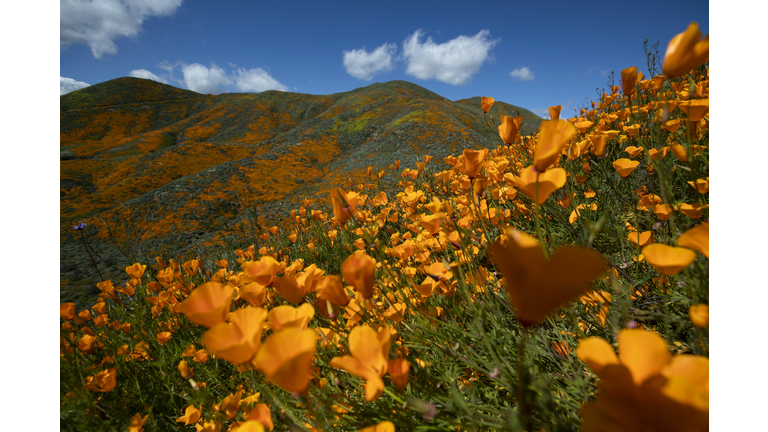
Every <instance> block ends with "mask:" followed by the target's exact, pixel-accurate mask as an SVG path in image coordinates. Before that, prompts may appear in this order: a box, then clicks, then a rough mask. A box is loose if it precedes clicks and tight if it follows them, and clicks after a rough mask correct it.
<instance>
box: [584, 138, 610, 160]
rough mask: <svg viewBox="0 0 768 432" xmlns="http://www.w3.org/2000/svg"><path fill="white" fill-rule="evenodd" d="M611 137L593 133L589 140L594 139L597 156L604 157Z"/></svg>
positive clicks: (593, 143)
mask: <svg viewBox="0 0 768 432" xmlns="http://www.w3.org/2000/svg"><path fill="white" fill-rule="evenodd" d="M609 139H610V138H609V137H608V136H607V135H604V134H599V135H591V136H590V137H589V140H590V141H592V146H593V147H594V149H595V156H598V157H603V156H604V155H605V146H606V144H608V140H609Z"/></svg>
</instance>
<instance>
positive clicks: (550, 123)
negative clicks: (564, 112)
mask: <svg viewBox="0 0 768 432" xmlns="http://www.w3.org/2000/svg"><path fill="white" fill-rule="evenodd" d="M575 135H576V127H575V126H573V125H572V124H570V123H568V122H567V121H564V120H545V121H543V122H541V130H540V131H539V135H538V143H537V144H536V153H535V154H534V156H533V166H534V167H535V168H536V170H537V171H538V172H544V171H545V170H546V169H547V167H549V166H550V165H552V164H553V163H555V162H556V161H557V159H558V158H559V157H560V154H561V153H562V152H563V149H564V148H565V145H566V144H568V141H570V140H571V138H573V137H574V136H575Z"/></svg>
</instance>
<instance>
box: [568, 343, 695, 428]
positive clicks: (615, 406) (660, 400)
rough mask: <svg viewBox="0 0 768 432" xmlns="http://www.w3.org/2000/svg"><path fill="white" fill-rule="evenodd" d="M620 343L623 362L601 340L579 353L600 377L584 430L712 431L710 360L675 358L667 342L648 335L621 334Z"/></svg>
mask: <svg viewBox="0 0 768 432" xmlns="http://www.w3.org/2000/svg"><path fill="white" fill-rule="evenodd" d="M618 339H619V355H618V357H617V356H616V353H615V352H614V350H613V347H611V345H610V344H609V343H608V342H606V341H604V340H602V339H600V338H596V337H591V338H587V339H585V340H583V341H582V342H581V343H580V344H579V347H578V349H577V350H576V355H577V356H578V357H579V358H580V359H581V360H582V361H583V362H584V363H586V364H587V366H589V368H590V369H592V370H593V371H594V372H595V373H596V374H597V375H598V377H600V381H599V393H598V395H597V400H596V401H595V402H594V403H589V404H585V405H584V406H583V407H582V410H581V414H582V417H583V420H582V424H581V430H582V431H587V432H592V431H604V430H617V431H619V430H622V431H646V430H657V431H699V430H708V429H709V360H708V359H707V358H706V357H699V356H693V355H676V356H674V357H672V358H671V355H670V352H669V348H668V346H667V343H666V342H665V341H664V339H662V338H661V336H659V335H658V334H656V333H653V332H650V331H647V330H641V329H631V330H622V331H621V332H619V338H618ZM670 358H671V359H670Z"/></svg>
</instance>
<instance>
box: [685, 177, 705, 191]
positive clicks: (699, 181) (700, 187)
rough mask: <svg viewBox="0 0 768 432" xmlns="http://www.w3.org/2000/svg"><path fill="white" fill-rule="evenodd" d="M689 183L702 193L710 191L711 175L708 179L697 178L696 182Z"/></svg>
mask: <svg viewBox="0 0 768 432" xmlns="http://www.w3.org/2000/svg"><path fill="white" fill-rule="evenodd" d="M688 184H689V185H691V187H692V188H694V189H696V191H697V192H698V193H700V194H705V193H707V192H709V177H707V178H706V179H701V178H700V179H696V181H695V182H692V181H689V182H688Z"/></svg>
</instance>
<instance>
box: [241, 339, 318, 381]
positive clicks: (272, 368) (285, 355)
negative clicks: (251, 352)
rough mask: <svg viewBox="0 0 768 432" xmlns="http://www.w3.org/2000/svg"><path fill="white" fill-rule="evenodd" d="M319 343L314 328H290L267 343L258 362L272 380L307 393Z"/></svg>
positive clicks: (260, 368)
mask: <svg viewBox="0 0 768 432" xmlns="http://www.w3.org/2000/svg"><path fill="white" fill-rule="evenodd" d="M316 343H317V336H316V334H315V331H314V330H313V329H304V330H302V329H299V328H296V327H288V328H286V329H283V330H280V331H278V332H275V333H272V335H270V336H269V337H268V338H267V339H266V340H265V341H264V343H263V344H262V345H261V349H259V352H258V354H256V359H255V361H254V362H255V365H256V367H257V368H258V369H259V370H260V371H262V372H264V375H265V376H266V377H267V379H268V380H269V381H271V382H273V383H275V384H277V385H279V386H280V387H282V388H284V389H286V390H287V391H291V392H294V393H299V394H301V393H304V392H305V391H307V389H308V388H309V382H310V380H311V379H312V362H313V361H314V360H315V350H316V349H317V347H316Z"/></svg>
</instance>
